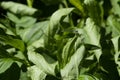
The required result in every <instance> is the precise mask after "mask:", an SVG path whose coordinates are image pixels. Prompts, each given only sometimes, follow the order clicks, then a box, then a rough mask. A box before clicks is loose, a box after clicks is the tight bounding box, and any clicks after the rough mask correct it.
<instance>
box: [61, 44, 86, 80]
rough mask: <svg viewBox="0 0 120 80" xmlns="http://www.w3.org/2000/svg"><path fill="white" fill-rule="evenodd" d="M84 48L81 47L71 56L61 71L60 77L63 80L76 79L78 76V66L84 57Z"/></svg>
mask: <svg viewBox="0 0 120 80" xmlns="http://www.w3.org/2000/svg"><path fill="white" fill-rule="evenodd" d="M84 52H85V47H84V46H83V45H82V46H81V47H80V48H78V49H77V51H76V52H75V53H74V54H73V55H72V56H71V58H70V61H69V62H68V63H67V64H66V66H65V67H64V68H63V69H61V75H62V78H63V80H67V79H75V78H76V79H77V78H78V75H79V69H78V67H79V64H80V62H81V60H82V59H83V57H84Z"/></svg>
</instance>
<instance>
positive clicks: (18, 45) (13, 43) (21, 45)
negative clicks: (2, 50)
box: [0, 35, 25, 52]
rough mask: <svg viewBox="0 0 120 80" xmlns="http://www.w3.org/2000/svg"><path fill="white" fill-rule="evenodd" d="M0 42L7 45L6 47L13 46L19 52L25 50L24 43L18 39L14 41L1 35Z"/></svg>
mask: <svg viewBox="0 0 120 80" xmlns="http://www.w3.org/2000/svg"><path fill="white" fill-rule="evenodd" d="M0 41H1V42H3V43H4V44H7V45H10V46H13V47H15V48H17V49H19V50H21V51H23V52H24V50H25V46H24V43H23V41H22V40H19V39H14V38H12V37H10V36H3V35H0Z"/></svg>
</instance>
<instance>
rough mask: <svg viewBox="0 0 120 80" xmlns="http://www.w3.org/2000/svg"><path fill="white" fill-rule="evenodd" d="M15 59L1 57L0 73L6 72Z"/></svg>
mask: <svg viewBox="0 0 120 80" xmlns="http://www.w3.org/2000/svg"><path fill="white" fill-rule="evenodd" d="M13 62H14V61H13V60H12V59H10V58H2V59H0V73H3V72H5V71H6V70H7V69H8V68H9V67H10V66H11V65H12V64H13Z"/></svg>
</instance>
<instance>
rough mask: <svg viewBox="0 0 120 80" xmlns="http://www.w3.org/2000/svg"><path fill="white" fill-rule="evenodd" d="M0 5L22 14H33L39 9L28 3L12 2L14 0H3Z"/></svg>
mask: <svg viewBox="0 0 120 80" xmlns="http://www.w3.org/2000/svg"><path fill="white" fill-rule="evenodd" d="M0 6H1V7H3V8H4V9H6V10H9V11H11V12H13V13H15V14H21V15H33V14H34V13H35V12H36V11H37V9H34V8H30V7H28V6H26V5H23V4H20V3H16V2H12V1H8V2H5V1H3V2H2V3H1V4H0Z"/></svg>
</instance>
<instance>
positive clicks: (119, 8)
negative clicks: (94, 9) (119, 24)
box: [110, 0, 120, 16]
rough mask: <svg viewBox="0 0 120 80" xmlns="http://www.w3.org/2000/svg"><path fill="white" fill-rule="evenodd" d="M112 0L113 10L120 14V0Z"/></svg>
mask: <svg viewBox="0 0 120 80" xmlns="http://www.w3.org/2000/svg"><path fill="white" fill-rule="evenodd" d="M110 1H111V4H112V6H113V8H112V12H113V13H114V14H117V15H119V16H120V4H119V1H120V0H110Z"/></svg>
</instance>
